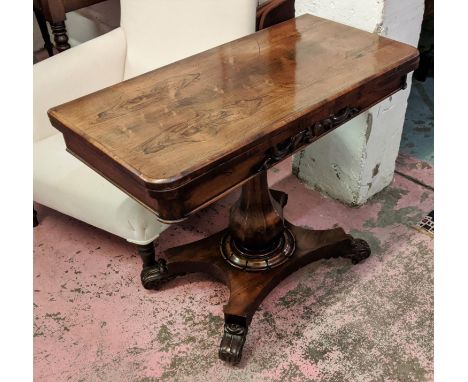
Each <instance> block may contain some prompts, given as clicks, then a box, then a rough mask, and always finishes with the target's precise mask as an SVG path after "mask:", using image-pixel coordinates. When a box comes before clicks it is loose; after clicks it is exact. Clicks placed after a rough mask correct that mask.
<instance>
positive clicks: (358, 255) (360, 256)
mask: <svg viewBox="0 0 468 382" xmlns="http://www.w3.org/2000/svg"><path fill="white" fill-rule="evenodd" d="M370 254H371V249H370V247H369V244H367V242H366V241H365V240H362V239H353V240H352V241H351V244H350V250H349V252H346V253H344V254H343V257H345V258H347V259H350V260H351V262H352V263H353V264H357V263H359V262H361V261H363V260H365V259H367V258H368V257H369V256H370Z"/></svg>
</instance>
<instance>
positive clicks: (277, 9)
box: [33, 0, 295, 56]
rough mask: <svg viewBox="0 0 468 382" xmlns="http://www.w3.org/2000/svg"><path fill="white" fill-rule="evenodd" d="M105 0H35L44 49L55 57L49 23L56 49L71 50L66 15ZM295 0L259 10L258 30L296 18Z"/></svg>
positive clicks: (275, 1)
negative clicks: (48, 27)
mask: <svg viewBox="0 0 468 382" xmlns="http://www.w3.org/2000/svg"><path fill="white" fill-rule="evenodd" d="M102 1H104V0H33V10H34V15H35V16H36V20H37V23H38V25H39V29H40V30H41V35H42V38H43V39H44V48H45V49H46V50H47V53H48V54H49V56H52V55H53V45H52V43H51V41H50V36H49V31H48V29H47V22H49V23H50V27H51V29H52V33H53V35H54V41H55V45H56V48H57V50H58V51H59V52H62V51H64V50H67V49H69V48H70V44H69V43H68V35H67V29H66V26H65V20H66V13H68V12H72V11H76V10H78V9H81V8H84V7H88V6H90V5H93V4H96V3H100V2H102ZM294 2H295V0H268V1H266V2H265V3H263V4H262V5H260V6H259V7H258V8H257V20H256V24H257V30H260V29H263V28H267V27H269V26H271V25H275V24H278V23H280V22H283V21H286V20H289V19H292V18H293V17H294V12H295V9H294Z"/></svg>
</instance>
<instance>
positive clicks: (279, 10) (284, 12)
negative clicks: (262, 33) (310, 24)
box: [257, 0, 296, 30]
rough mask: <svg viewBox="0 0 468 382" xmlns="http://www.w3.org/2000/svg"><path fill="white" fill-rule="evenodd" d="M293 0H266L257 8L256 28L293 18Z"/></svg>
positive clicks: (266, 26) (259, 28)
mask: <svg viewBox="0 0 468 382" xmlns="http://www.w3.org/2000/svg"><path fill="white" fill-rule="evenodd" d="M294 3H295V0H267V1H265V2H264V3H263V4H261V5H260V6H259V7H258V8H257V30H261V29H264V28H268V27H270V26H272V25H275V24H278V23H281V22H283V21H286V20H289V19H292V18H294V16H295V12H296V10H295V7H294Z"/></svg>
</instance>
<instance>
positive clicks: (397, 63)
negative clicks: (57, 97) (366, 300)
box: [48, 15, 419, 363]
mask: <svg viewBox="0 0 468 382" xmlns="http://www.w3.org/2000/svg"><path fill="white" fill-rule="evenodd" d="M418 60H419V57H418V51H417V50H416V49H415V48H413V47H411V46H409V45H406V44H402V43H399V42H396V41H392V40H389V39H387V38H384V37H380V36H377V35H375V34H371V33H367V32H363V31H361V30H358V29H355V28H351V27H348V26H345V25H342V24H338V23H335V22H332V21H329V20H325V19H322V18H318V17H314V16H311V15H305V16H301V17H298V18H296V19H293V20H290V21H287V22H284V23H281V24H278V25H276V26H273V27H271V28H267V29H265V30H262V31H260V32H257V33H255V34H252V35H250V36H247V37H244V38H241V39H239V40H235V41H232V42H230V43H227V44H225V45H222V46H219V47H216V48H213V49H210V50H208V51H206V52H203V53H200V54H197V55H195V56H192V57H189V58H186V59H184V60H181V61H178V62H175V63H173V64H170V65H167V66H165V67H163V68H159V69H157V70H154V71H151V72H149V73H146V74H143V75H141V76H139V77H136V78H133V79H130V80H128V81H124V82H122V83H119V84H117V85H114V86H111V87H109V88H106V89H104V90H101V91H98V92H96V93H93V94H90V95H88V96H85V97H82V98H79V99H77V100H74V101H72V102H68V103H66V104H63V105H60V106H57V107H54V108H52V109H51V110H49V112H48V113H49V117H50V120H51V122H52V124H53V125H54V126H55V127H56V128H57V129H59V130H60V131H61V132H62V133H63V135H64V138H65V142H66V145H67V150H68V151H69V152H70V153H72V154H73V155H75V156H76V157H78V158H79V159H81V160H82V161H83V162H85V163H86V164H87V165H89V166H90V167H92V168H93V169H94V170H95V171H97V172H98V173H100V174H101V175H102V176H104V177H105V178H107V179H108V180H109V181H110V182H112V183H113V184H114V185H116V186H117V187H119V188H121V189H122V190H123V191H125V192H126V193H128V194H129V195H130V196H131V197H133V198H134V199H136V200H137V201H139V202H140V203H142V204H143V205H144V206H146V207H147V208H149V209H150V210H151V211H153V212H154V214H155V218H156V217H157V218H158V219H160V220H161V221H163V222H167V223H175V222H179V221H181V220H183V219H186V218H187V217H189V216H190V215H191V214H193V213H194V212H196V211H199V210H200V209H202V208H204V207H206V206H208V205H209V204H211V203H213V202H214V201H216V200H218V199H219V198H221V197H222V196H223V195H226V194H227V193H229V192H231V191H232V190H234V189H235V188H237V187H239V186H242V192H241V196H240V199H239V200H238V201H237V202H236V203H235V204H234V205H233V206H232V208H231V212H230V220H229V227H227V228H226V229H224V230H222V231H220V232H218V233H216V234H214V235H213V236H210V237H207V238H205V239H203V240H200V241H197V242H194V243H190V244H187V245H183V246H180V247H176V248H172V249H169V250H167V251H166V252H165V254H164V257H165V258H166V259H167V261H166V260H164V259H155V258H154V256H153V253H152V251H148V254H146V255H145V253H142V258H143V270H142V272H141V281H142V283H143V285H144V287H145V288H148V289H157V288H158V287H159V286H160V285H161V284H162V283H164V282H166V281H168V280H170V279H171V278H173V277H175V276H178V275H182V274H186V273H189V272H205V273H209V274H211V275H212V276H214V277H216V278H217V279H219V280H220V281H222V282H224V283H226V284H227V285H228V287H229V289H230V297H229V301H228V303H227V304H226V305H225V306H224V316H225V326H224V335H223V337H222V340H221V345H220V349H219V357H220V358H221V359H223V360H225V361H228V362H231V363H236V362H239V360H240V358H241V354H242V348H243V345H244V342H245V339H246V335H247V330H248V325H249V324H250V322H251V319H252V316H253V314H254V312H255V310H256V308H257V307H258V306H259V304H260V303H261V301H262V300H263V299H264V298H265V296H266V295H267V294H268V293H269V292H270V291H271V290H272V289H273V288H274V287H275V286H276V285H277V284H278V283H279V282H280V281H281V280H282V279H284V278H285V277H287V276H288V275H290V274H291V273H293V272H294V271H296V270H297V269H299V268H300V267H303V266H304V265H306V264H308V263H311V262H314V261H317V260H319V259H324V258H332V257H338V256H343V257H346V258H349V259H351V260H352V262H353V263H357V262H359V261H361V260H363V259H365V258H366V257H368V256H369V255H370V249H369V246H368V245H367V243H366V242H365V241H363V240H359V239H354V238H353V237H352V236H350V235H348V234H346V233H345V232H344V231H343V229H341V228H334V229H328V230H321V231H315V230H310V229H305V228H301V227H298V226H295V225H293V224H292V223H290V222H288V221H286V220H285V219H284V218H283V208H284V206H285V204H286V201H287V195H286V194H285V193H283V192H280V191H274V190H270V189H269V188H268V183H267V175H266V174H267V170H268V169H269V168H270V167H272V166H273V165H275V164H277V163H278V162H280V161H282V160H283V159H285V158H287V157H289V156H290V155H292V154H293V153H294V152H296V151H297V150H300V149H301V148H303V147H305V146H307V145H309V144H310V143H312V142H314V141H315V140H317V139H320V138H321V137H323V136H324V135H325V134H327V133H329V132H330V131H332V130H333V129H335V128H336V127H338V126H339V125H341V124H343V123H344V122H346V121H349V120H350V119H351V118H353V117H355V116H356V115H358V114H359V113H362V112H363V111H365V110H366V109H368V108H369V107H370V106H372V105H374V104H376V103H378V102H379V101H382V100H383V99H385V98H387V97H388V96H390V95H391V94H393V93H395V92H397V91H399V90H400V89H402V88H404V87H405V86H406V76H407V74H408V73H409V72H411V71H413V70H414V69H415V68H416V67H417V65H418Z"/></svg>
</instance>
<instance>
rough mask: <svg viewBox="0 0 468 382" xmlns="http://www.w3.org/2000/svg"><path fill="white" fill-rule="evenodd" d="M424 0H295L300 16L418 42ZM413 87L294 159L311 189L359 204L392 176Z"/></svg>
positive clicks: (296, 169)
mask: <svg viewBox="0 0 468 382" xmlns="http://www.w3.org/2000/svg"><path fill="white" fill-rule="evenodd" d="M423 12H424V0H410V1H408V0H341V1H339V2H338V1H327V0H296V16H299V15H301V14H303V13H311V14H314V15H316V16H320V17H324V18H327V19H330V20H334V21H337V22H340V23H343V24H347V25H350V26H353V27H357V28H360V29H363V30H366V31H368V32H373V33H378V34H380V35H382V36H386V37H389V38H392V39H395V40H398V41H401V42H405V43H408V44H411V45H413V46H416V45H417V43H418V40H419V34H420V30H421V22H422V16H423ZM410 88H411V78H408V87H407V89H406V90H404V91H400V92H398V93H396V94H395V95H393V96H392V97H390V98H388V99H386V100H384V101H382V102H381V103H379V104H378V105H376V106H374V107H373V108H371V109H370V110H369V111H367V112H366V113H363V114H361V115H360V116H359V117H357V118H355V119H354V120H352V121H350V122H348V123H347V124H345V125H343V126H341V127H340V128H338V129H337V130H336V131H334V132H333V133H331V134H329V135H328V136H326V137H324V138H323V139H321V140H319V141H317V142H315V143H314V144H312V145H311V146H309V147H308V148H307V149H305V150H303V151H302V152H301V153H299V154H297V155H296V156H295V157H294V160H293V171H294V173H295V174H296V175H297V176H298V177H299V178H300V179H301V180H302V181H303V182H304V183H305V185H306V186H308V187H310V188H315V189H318V190H320V191H321V192H323V193H325V194H328V195H329V196H331V197H333V198H336V199H338V200H341V201H343V202H345V203H348V204H355V205H359V204H362V203H365V202H366V200H367V199H368V198H369V197H371V196H372V195H374V194H375V193H377V192H379V191H380V190H382V189H383V188H384V187H386V186H387V185H389V184H390V183H391V181H392V179H393V173H394V170H395V160H396V157H397V155H398V150H399V145H400V139H401V133H402V129H403V123H404V118H405V112H406V106H407V99H408V96H409V91H410Z"/></svg>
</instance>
